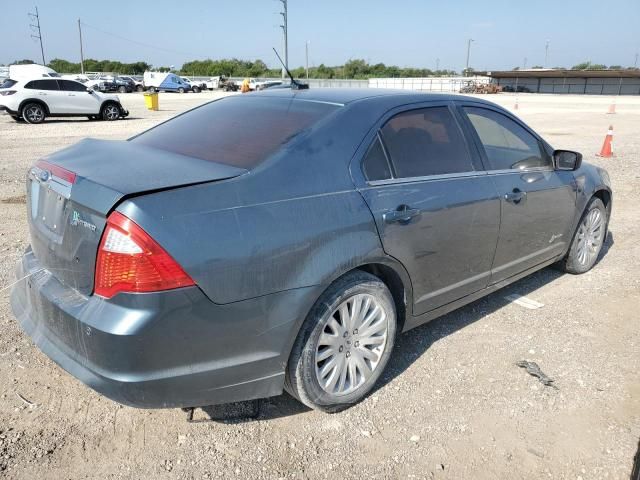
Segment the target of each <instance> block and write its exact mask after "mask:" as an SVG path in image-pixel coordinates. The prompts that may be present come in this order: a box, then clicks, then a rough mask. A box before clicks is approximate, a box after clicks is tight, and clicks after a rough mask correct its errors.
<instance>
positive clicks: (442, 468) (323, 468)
mask: <svg viewBox="0 0 640 480" xmlns="http://www.w3.org/2000/svg"><path fill="white" fill-rule="evenodd" d="M213 96H214V94H211V93H207V94H187V95H177V94H175V95H171V94H161V98H160V106H161V108H162V111H160V112H148V111H146V110H145V109H144V108H143V100H142V97H141V96H140V95H139V94H129V95H122V97H123V102H124V104H125V105H126V106H127V107H128V108H129V109H130V110H131V116H130V118H129V119H127V120H126V121H120V122H115V123H104V122H89V121H86V120H61V121H48V122H46V123H45V124H44V125H36V126H32V125H26V124H17V123H14V122H13V121H12V120H11V119H10V118H8V117H6V116H4V117H0V215H1V218H2V223H1V224H0V251H1V252H2V255H1V257H0V287H2V288H3V289H2V290H0V332H1V333H0V477H2V476H4V477H6V478H22V479H33V478H39V479H47V478H74V479H75V478H148V477H154V478H159V479H160V478H185V479H190V478H194V479H201V478H263V477H264V478H351V477H367V478H449V479H461V478H509V479H516V478H535V479H538V478H568V479H574V480H575V479H584V480H587V479H592V478H594V479H595V478H609V479H613V478H620V479H628V478H629V475H630V473H631V469H632V463H633V457H634V454H635V452H636V450H637V448H638V439H639V438H640V378H639V377H640V374H639V372H640V328H638V327H639V326H640V325H639V321H638V311H639V310H640V280H639V275H638V272H639V271H640V242H638V238H640V214H639V213H638V208H639V207H638V204H639V200H640V195H639V193H638V192H639V191H640V98H628V97H627V98H620V99H618V101H617V113H616V114H615V115H607V114H606V111H607V106H608V104H609V102H610V101H611V98H605V97H582V96H545V95H539V96H535V95H524V94H520V95H519V96H518V106H519V109H518V110H517V114H518V115H520V116H521V117H522V118H523V119H524V120H525V121H527V122H528V123H529V124H530V125H531V126H533V127H534V128H536V129H537V130H538V131H539V132H541V133H542V135H543V136H545V138H547V139H548V140H549V141H550V142H551V143H552V144H553V145H554V146H556V147H558V148H562V147H565V148H571V149H577V150H580V151H582V152H583V153H584V155H585V161H588V162H593V163H596V164H598V165H601V166H605V167H606V168H607V169H608V171H609V173H610V175H611V179H612V182H613V188H614V209H613V211H614V213H613V218H612V220H611V225H610V228H611V233H610V236H609V238H608V240H607V244H606V247H605V252H604V254H603V256H602V258H601V260H600V262H599V263H598V264H597V265H596V267H595V268H594V269H593V270H592V271H591V272H589V273H588V274H585V275H582V276H571V275H562V274H560V273H559V272H557V271H555V270H552V269H545V270H543V271H541V272H539V273H537V274H534V275H532V276H531V277H529V278H527V279H524V280H522V281H520V282H517V283H516V284H514V285H512V286H511V287H509V288H507V289H505V290H503V291H500V292H497V293H494V294H493V295H491V296H489V297H487V298H485V299H483V300H481V301H478V302H475V303H473V304H471V305H469V306H467V307H465V308H462V309H461V310H458V311H456V312H453V313H451V314H449V315H447V316H445V317H443V318H441V319H439V320H436V321H434V322H432V323H430V324H429V325H425V326H423V327H420V328H418V329H415V330H413V331H411V332H409V333H407V334H405V335H403V336H402V337H401V339H400V340H399V343H398V345H397V349H396V351H395V353H394V355H393V357H392V360H391V364H390V366H389V368H388V371H387V373H386V375H385V376H384V378H383V380H382V381H381V383H380V385H379V388H378V389H377V390H376V392H375V393H374V394H372V395H371V396H370V397H369V398H368V399H366V400H365V401H364V402H362V403H361V404H359V405H357V406H355V407H353V408H351V409H349V410H348V411H346V412H343V413H340V414H336V415H326V414H322V413H317V412H314V411H309V410H306V409H305V408H303V407H301V406H300V405H299V404H297V403H296V402H295V401H293V400H292V399H291V398H290V397H288V396H286V395H283V396H281V397H277V398H272V399H269V400H267V401H265V402H263V403H262V406H261V409H260V412H259V416H258V417H257V419H256V420H248V419H239V420H229V419H227V420H226V421H214V422H204V423H195V424H192V423H187V422H186V420H185V414H184V413H183V412H181V411H179V410H154V411H144V410H135V409H132V408H128V407H122V406H120V405H117V404H115V403H113V402H112V401H110V400H107V399H105V398H103V397H100V396H99V395H97V394H95V393H94V392H92V391H91V390H89V389H88V388H86V387H84V386H83V385H82V384H80V383H79V382H78V381H76V380H75V379H74V378H72V377H71V376H70V375H68V374H67V373H65V372H64V371H62V370H61V369H60V368H58V367H57V366H56V365H55V364H54V363H53V362H51V361H50V360H48V359H47V358H46V357H45V356H44V355H43V354H41V353H40V352H39V351H38V350H37V349H36V348H35V347H34V346H33V345H32V343H31V341H30V339H29V338H28V337H27V336H26V335H25V334H23V333H22V331H21V330H20V328H19V327H18V325H17V323H16V321H15V320H14V318H13V316H12V314H11V311H10V307H9V288H8V286H9V285H10V284H11V282H12V281H13V269H14V265H15V262H16V261H17V260H18V258H19V256H20V253H21V251H22V250H23V249H24V248H25V247H26V246H27V244H28V233H27V225H26V218H25V205H24V198H23V197H22V195H23V193H24V186H23V183H24V179H23V177H24V173H25V171H26V169H27V167H28V166H29V165H30V164H31V163H32V162H34V161H35V160H36V159H37V158H39V157H41V156H43V155H45V154H48V153H50V152H53V151H55V150H57V149H59V148H62V147H64V146H66V145H69V144H72V143H74V142H76V141H78V140H79V139H81V138H83V137H86V136H92V137H99V138H109V139H123V138H126V137H128V136H130V135H132V134H134V133H137V132H139V131H141V130H143V129H145V128H147V127H149V126H151V125H153V124H155V123H157V122H159V121H160V120H163V119H165V118H168V117H170V116H172V115H175V114H177V113H179V112H181V111H183V110H185V109H186V108H189V107H191V106H194V105H196V104H198V103H201V102H202V101H204V100H205V99H207V98H213ZM486 98H490V99H491V100H494V101H497V102H498V103H501V104H503V105H505V106H507V107H508V108H511V109H513V107H514V104H515V99H516V97H515V95H507V94H502V95H494V96H491V97H486ZM609 124H613V125H614V129H615V130H614V131H615V149H616V154H617V156H616V158H614V159H599V158H597V157H596V156H595V153H596V152H598V151H599V149H600V147H601V144H602V141H603V138H604V135H605V133H606V130H607V128H608V126H609ZM512 293H519V294H522V295H527V296H528V297H529V298H531V299H533V300H536V301H538V302H540V303H543V304H544V307H542V308H540V309H537V310H528V309H525V308H523V307H521V306H519V305H517V304H514V303H510V302H509V301H508V300H505V298H504V297H505V296H506V295H508V294H512ZM522 359H528V360H533V361H535V362H537V363H538V364H539V365H540V366H541V368H542V370H543V371H544V372H545V373H546V374H548V375H549V376H550V377H552V378H554V379H555V381H556V385H557V387H558V388H557V390H556V389H553V388H548V387H544V386H543V385H542V384H541V383H539V382H538V381H537V380H536V379H535V378H533V377H531V376H529V375H527V374H526V373H525V372H524V371H523V370H522V369H520V368H518V367H516V366H515V365H514V363H515V362H516V361H519V360H522ZM244 407H246V408H248V406H247V405H240V406H233V407H219V408H215V409H207V410H206V411H203V410H198V411H196V418H197V419H206V418H208V417H209V416H210V415H214V416H220V415H222V416H224V415H227V416H229V415H231V414H232V413H234V412H236V410H238V409H240V408H244Z"/></svg>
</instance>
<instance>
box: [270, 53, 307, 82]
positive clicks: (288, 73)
mask: <svg viewBox="0 0 640 480" xmlns="http://www.w3.org/2000/svg"><path fill="white" fill-rule="evenodd" d="M272 48H273V47H272ZM273 52H274V53H275V54H276V56H277V57H278V60H280V63H281V64H282V66H283V68H284V70H285V72H287V75H289V78H290V79H291V90H308V89H309V85H308V84H306V83H300V82H298V81H297V80H296V79H295V78H293V75H291V72H290V71H289V69H288V68H287V66H286V65H285V64H284V62H283V61H282V58H280V55H278V51H277V50H276V49H275V48H274V49H273Z"/></svg>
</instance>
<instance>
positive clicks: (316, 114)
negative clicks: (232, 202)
mask: <svg viewBox="0 0 640 480" xmlns="http://www.w3.org/2000/svg"><path fill="white" fill-rule="evenodd" d="M250 95H253V94H250ZM337 108H339V107H338V106H336V105H329V104H325V103H315V102H307V101H299V100H292V99H282V98H255V97H253V98H246V97H239V96H237V97H236V96H234V97H229V98H224V99H221V100H218V101H215V102H211V103H209V104H206V105H203V106H202V107H199V108H196V109H194V110H192V111H190V112H187V113H185V114H184V115H180V116H178V117H176V118H174V119H172V120H170V121H168V122H166V123H163V124H161V125H159V126H157V127H156V128H153V129H151V130H149V131H147V132H144V133H142V134H140V135H138V136H137V137H135V138H133V139H132V140H131V141H132V142H135V143H141V144H143V145H147V146H150V147H153V148H159V149H162V150H168V151H171V152H175V153H179V154H181V155H186V156H189V157H195V158H201V159H204V160H210V161H213V162H217V163H224V164H226V165H232V166H234V167H240V168H247V169H251V168H253V167H255V166H256V165H258V164H259V163H260V162H262V161H263V160H265V159H266V158H268V157H269V156H270V155H271V154H272V153H274V152H276V151H277V150H278V149H279V148H280V147H282V146H283V145H285V144H286V143H288V142H289V141H291V140H292V139H293V138H294V137H295V136H297V135H299V134H300V133H302V132H303V131H305V130H306V129H308V128H310V127H311V126H313V125H314V124H315V123H317V122H318V121H320V120H321V119H323V118H325V117H326V116H328V115H330V114H331V113H332V112H334V111H335V110H336V109H337Z"/></svg>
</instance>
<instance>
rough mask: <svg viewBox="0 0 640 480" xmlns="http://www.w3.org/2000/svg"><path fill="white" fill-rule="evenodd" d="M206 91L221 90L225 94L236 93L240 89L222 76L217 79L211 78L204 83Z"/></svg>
mask: <svg viewBox="0 0 640 480" xmlns="http://www.w3.org/2000/svg"><path fill="white" fill-rule="evenodd" d="M206 85H207V89H209V90H218V89H222V90H224V91H225V92H237V91H238V90H239V89H240V86H239V85H238V84H237V83H235V82H234V81H232V80H229V79H228V78H227V77H225V76H224V75H221V76H218V77H211V78H210V79H209V80H207V82H206Z"/></svg>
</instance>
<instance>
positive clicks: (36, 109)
mask: <svg viewBox="0 0 640 480" xmlns="http://www.w3.org/2000/svg"><path fill="white" fill-rule="evenodd" d="M21 116H22V118H23V119H24V121H25V122H27V123H32V124H37V123H42V122H44V119H45V118H46V116H47V113H46V111H45V109H44V107H43V106H42V104H40V103H35V102H32V103H27V104H26V105H25V106H24V107H22V111H21Z"/></svg>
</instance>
